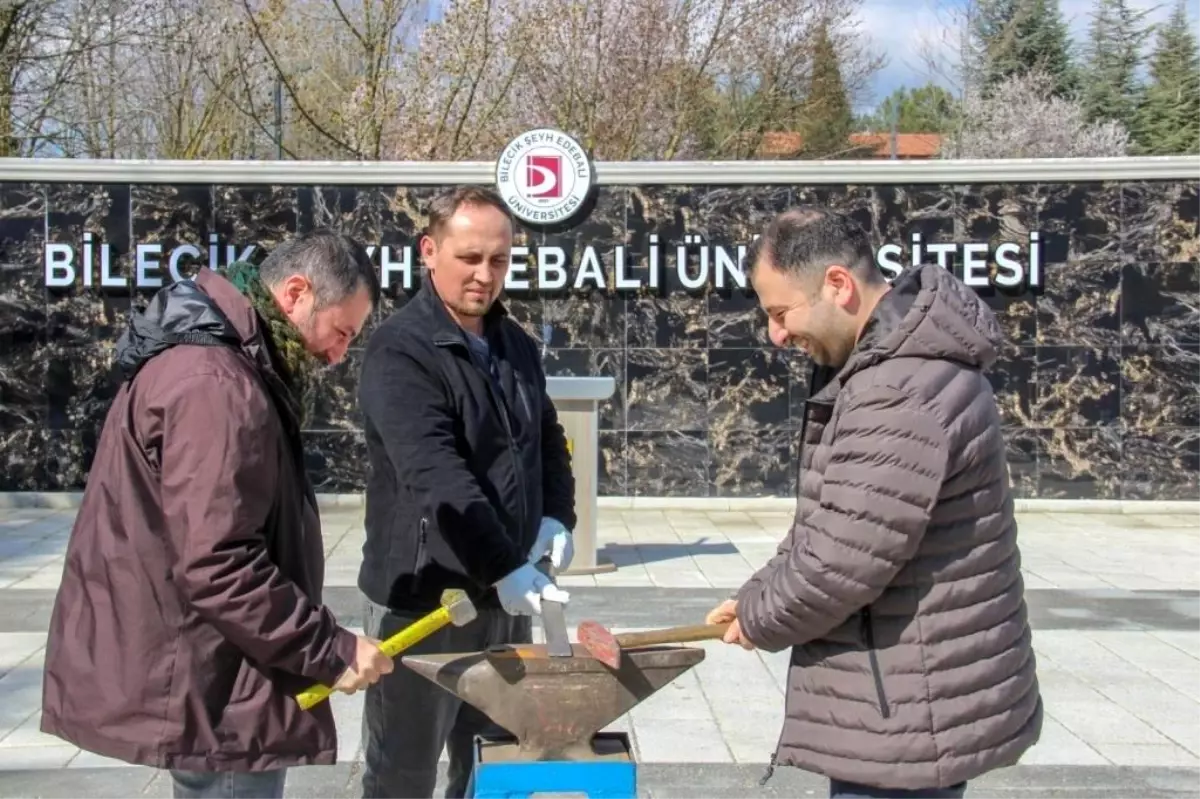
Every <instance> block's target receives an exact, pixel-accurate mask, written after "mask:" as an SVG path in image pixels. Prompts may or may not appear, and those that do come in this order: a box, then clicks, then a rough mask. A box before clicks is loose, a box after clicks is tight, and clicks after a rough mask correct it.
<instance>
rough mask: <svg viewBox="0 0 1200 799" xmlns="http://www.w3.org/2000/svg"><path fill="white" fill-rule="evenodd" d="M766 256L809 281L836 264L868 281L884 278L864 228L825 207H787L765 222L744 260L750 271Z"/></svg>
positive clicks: (812, 280)
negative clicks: (768, 222) (763, 228)
mask: <svg viewBox="0 0 1200 799" xmlns="http://www.w3.org/2000/svg"><path fill="white" fill-rule="evenodd" d="M764 256H765V257H766V259H768V260H769V261H770V263H771V265H772V266H773V267H774V268H776V269H778V270H780V271H781V272H785V273H787V274H789V275H792V276H794V277H797V278H799V279H800V280H801V281H803V282H805V283H809V284H812V283H813V282H815V281H816V280H817V279H819V278H821V277H823V276H824V274H825V270H826V269H827V268H828V267H830V266H833V265H834V264H838V265H840V266H844V267H846V269H849V270H850V271H851V272H853V273H854V274H855V275H857V276H858V277H860V278H861V279H863V280H864V281H866V282H867V283H875V282H882V281H883V274H882V273H881V272H880V271H879V268H878V267H877V266H876V265H875V259H874V255H873V252H872V250H871V241H870V239H869V238H868V237H867V233H866V231H864V230H863V229H862V227H861V226H860V225H859V224H858V223H857V222H855V221H854V220H853V219H851V218H850V217H848V216H846V215H845V214H839V213H838V212H836V211H831V210H829V209H827V208H819V207H817V206H813V205H800V206H796V207H794V208H789V209H787V210H786V211H784V212H783V213H781V214H779V216H777V217H775V219H773V220H772V221H771V224H769V225H767V229H766V230H765V231H763V234H762V236H761V237H759V239H758V240H757V241H755V242H754V244H752V245H751V247H750V252H749V253H748V257H747V260H746V263H748V264H749V265H750V270H751V271H753V270H754V269H755V268H757V266H758V265H759V264H760V263H761V261H762V259H763V258H764Z"/></svg>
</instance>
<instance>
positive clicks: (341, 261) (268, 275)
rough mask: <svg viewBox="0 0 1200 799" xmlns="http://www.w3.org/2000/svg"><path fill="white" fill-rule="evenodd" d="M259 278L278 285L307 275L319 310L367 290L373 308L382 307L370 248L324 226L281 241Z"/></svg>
mask: <svg viewBox="0 0 1200 799" xmlns="http://www.w3.org/2000/svg"><path fill="white" fill-rule="evenodd" d="M258 274H259V277H260V278H261V279H262V281H263V282H264V283H265V284H267V285H268V286H276V285H278V284H279V283H281V282H283V281H284V280H286V279H287V278H288V277H290V276H291V275H297V274H298V275H304V276H305V277H306V278H308V279H309V280H310V281H311V282H312V284H313V291H314V292H315V293H316V295H317V307H318V308H324V307H326V306H328V305H333V304H336V303H339V302H341V301H342V300H344V299H346V298H347V297H349V296H351V295H353V294H354V293H355V292H356V291H359V290H360V289H364V288H365V289H366V290H367V294H368V295H370V297H371V305H372V306H375V305H378V304H379V293H380V288H379V274H378V273H377V272H376V270H375V265H374V264H372V263H371V257H370V256H369V255H367V251H366V249H365V248H364V247H363V246H362V245H361V244H359V243H358V242H357V241H355V240H354V239H352V238H350V237H349V236H347V235H346V234H345V233H340V232H338V231H336V230H334V229H332V228H328V227H320V228H316V229H314V230H310V231H308V232H307V233H301V234H300V235H299V236H296V237H294V238H291V239H288V240H287V241H284V242H281V243H280V244H279V245H278V246H277V247H275V248H274V249H273V250H271V253H270V255H268V256H267V257H266V258H264V259H263V262H262V265H261V266H259V268H258Z"/></svg>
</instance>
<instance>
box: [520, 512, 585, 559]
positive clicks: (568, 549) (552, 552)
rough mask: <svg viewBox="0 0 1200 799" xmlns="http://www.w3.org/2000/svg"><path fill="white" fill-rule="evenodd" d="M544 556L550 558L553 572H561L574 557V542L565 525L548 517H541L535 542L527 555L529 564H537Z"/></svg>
mask: <svg viewBox="0 0 1200 799" xmlns="http://www.w3.org/2000/svg"><path fill="white" fill-rule="evenodd" d="M546 555H549V556H550V565H552V566H553V567H554V570H555V571H562V570H563V569H565V568H567V567H568V566H570V565H571V559H572V558H574V557H575V542H574V540H573V539H572V536H571V531H570V530H568V529H567V527H566V525H565V524H563V523H562V522H560V521H559V520H558V519H554V518H551V517H550V516H543V517H542V524H541V526H540V527H538V536H537V541H535V542H534V544H533V549H532V550H531V551H530V553H529V562H530V563H537V562H538V561H539V560H541V559H542V558H543V557H545V556H546Z"/></svg>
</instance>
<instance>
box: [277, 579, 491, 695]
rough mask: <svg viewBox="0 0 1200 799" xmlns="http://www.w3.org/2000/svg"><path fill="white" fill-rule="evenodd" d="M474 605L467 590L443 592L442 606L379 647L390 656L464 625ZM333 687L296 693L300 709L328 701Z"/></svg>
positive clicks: (471, 615)
mask: <svg viewBox="0 0 1200 799" xmlns="http://www.w3.org/2000/svg"><path fill="white" fill-rule="evenodd" d="M475 615H476V613H475V606H474V605H473V604H471V600H470V599H469V598H468V597H467V595H466V593H465V592H464V591H460V590H457V589H449V590H446V591H443V592H442V606H441V607H440V608H438V609H437V610H435V611H433V612H432V613H430V614H428V615H426V616H424V617H422V618H420V619H417V620H416V621H415V622H413V623H412V624H410V625H408V626H407V627H405V628H404V629H403V630H401V631H400V632H398V633H396V634H395V635H393V636H391V637H390V638H388V639H387V640H386V641H384V642H383V643H381V644H380V645H379V650H380V651H381V652H383V654H385V655H387V656H388V657H390V658H394V657H396V655H398V654H400V653H401V652H403V651H404V650H405V649H408V648H409V647H410V646H412V645H414V644H416V643H417V642H419V641H422V640H424V639H426V638H428V637H429V636H431V635H433V634H434V633H435V632H437V631H438V630H440V629H442V628H443V627H445V626H446V625H447V624H453V625H454V626H455V627H462V626H463V625H464V624H467V623H469V622H471V621H474V620H475ZM332 693H333V689H332V688H330V687H329V686H328V685H321V684H317V685H314V686H312V687H311V688H309V689H308V690H306V691H302V692H301V693H299V694H297V695H296V702H297V703H298V704H299V705H300V709H301V710H311V709H312V708H314V707H316V706H317V705H318V704H320V703H321V702H323V701H325V699H327V698H328V697H329V695H330V694H332Z"/></svg>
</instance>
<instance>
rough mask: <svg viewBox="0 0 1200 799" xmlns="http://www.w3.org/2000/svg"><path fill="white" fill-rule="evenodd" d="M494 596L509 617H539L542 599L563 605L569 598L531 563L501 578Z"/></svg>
mask: <svg viewBox="0 0 1200 799" xmlns="http://www.w3.org/2000/svg"><path fill="white" fill-rule="evenodd" d="M496 594H497V595H499V597H500V606H501V607H503V608H504V611H505V612H506V613H508V614H509V615H510V616H540V615H542V599H549V600H551V601H553V602H561V603H563V604H564V605H565V604H566V603H567V601H568V600H570V598H571V596H570V594H568V593H567V592H566V591H564V590H562V589H561V588H559V587H558V586H557V585H555V584H554V583H553V582H551V580H550V578H549V577H547V576H546V575H545V574H542V572H540V571H538V570H537V568H536V567H535V566H533V564H531V563H526V564H525V565H524V566H521V567H520V568H519V569H517V570H516V571H512V572H509V573H508V574H507V575H506V576H504V577H501V578H500V580H499V581H498V582H497V583H496Z"/></svg>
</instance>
